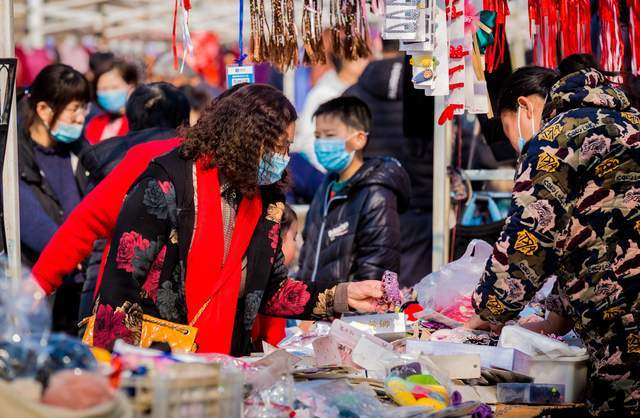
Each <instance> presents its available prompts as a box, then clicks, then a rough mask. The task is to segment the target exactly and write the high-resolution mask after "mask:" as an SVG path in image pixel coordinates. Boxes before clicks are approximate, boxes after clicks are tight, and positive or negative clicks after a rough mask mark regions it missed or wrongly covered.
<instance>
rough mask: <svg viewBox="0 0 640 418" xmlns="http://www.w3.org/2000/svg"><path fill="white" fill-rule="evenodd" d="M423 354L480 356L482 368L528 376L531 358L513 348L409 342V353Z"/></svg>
mask: <svg viewBox="0 0 640 418" xmlns="http://www.w3.org/2000/svg"><path fill="white" fill-rule="evenodd" d="M411 352H421V353H423V354H427V355H434V354H435V355H447V354H479V355H480V365H481V366H482V367H499V368H501V369H505V370H510V371H513V372H518V373H523V374H527V373H528V372H529V367H530V365H529V362H530V359H531V357H529V356H528V355H526V354H524V353H523V352H521V351H518V350H516V349H513V348H500V347H491V346H488V345H474V344H459V343H448V342H442V341H419V340H408V341H407V353H411Z"/></svg>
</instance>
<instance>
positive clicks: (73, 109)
mask: <svg viewBox="0 0 640 418" xmlns="http://www.w3.org/2000/svg"><path fill="white" fill-rule="evenodd" d="M61 113H63V114H66V115H69V116H71V117H74V118H75V117H78V116H82V117H85V116H87V113H89V107H88V106H86V105H85V106H67V107H65V108H64V110H63V111H62V112H61Z"/></svg>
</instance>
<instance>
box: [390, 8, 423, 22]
mask: <svg viewBox="0 0 640 418" xmlns="http://www.w3.org/2000/svg"><path fill="white" fill-rule="evenodd" d="M419 16H420V12H419V11H418V10H417V9H407V10H397V11H395V12H391V13H387V14H386V15H385V18H387V19H414V20H415V19H417V18H418V17H419Z"/></svg>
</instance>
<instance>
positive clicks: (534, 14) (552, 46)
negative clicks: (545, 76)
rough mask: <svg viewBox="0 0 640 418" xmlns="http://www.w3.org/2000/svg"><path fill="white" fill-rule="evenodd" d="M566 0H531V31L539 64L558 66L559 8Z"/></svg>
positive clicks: (534, 55) (535, 58) (536, 61)
mask: <svg viewBox="0 0 640 418" xmlns="http://www.w3.org/2000/svg"><path fill="white" fill-rule="evenodd" d="M562 1H565V0H560V1H559V0H529V22H530V25H529V31H530V32H531V37H532V39H533V57H534V61H535V63H536V64H537V65H541V66H543V67H547V68H556V67H557V66H558V48H557V41H558V31H559V22H558V8H559V3H561V2H562Z"/></svg>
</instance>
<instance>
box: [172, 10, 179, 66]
mask: <svg viewBox="0 0 640 418" xmlns="http://www.w3.org/2000/svg"><path fill="white" fill-rule="evenodd" d="M177 26H178V0H176V1H175V6H174V7H173V31H172V32H171V50H172V51H173V68H174V69H176V70H177V69H178V45H177V42H176V33H177V31H178V29H177Z"/></svg>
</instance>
